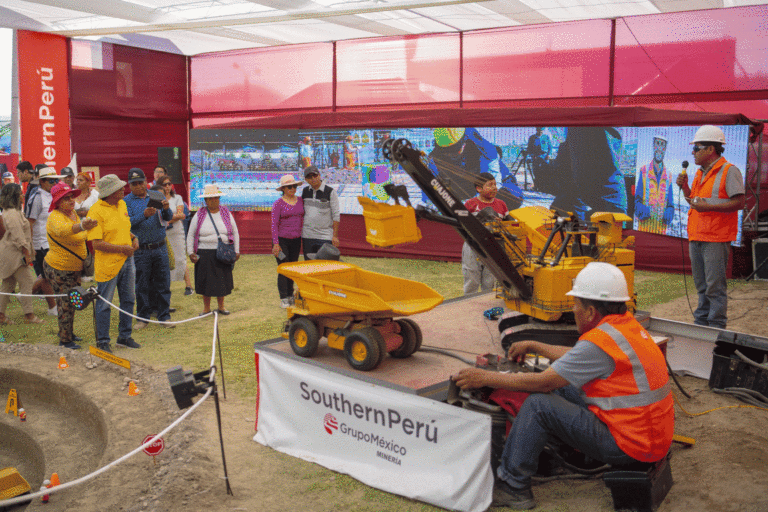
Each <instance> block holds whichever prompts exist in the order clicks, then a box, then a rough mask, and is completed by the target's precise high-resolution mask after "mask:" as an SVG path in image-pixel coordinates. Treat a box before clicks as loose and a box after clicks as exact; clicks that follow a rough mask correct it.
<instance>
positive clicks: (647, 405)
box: [453, 262, 675, 510]
mask: <svg viewBox="0 0 768 512" xmlns="http://www.w3.org/2000/svg"><path fill="white" fill-rule="evenodd" d="M567 295H570V296H572V297H573V298H574V305H573V314H574V317H575V320H576V327H577V329H578V331H579V335H580V337H579V340H578V341H577V343H576V344H575V346H574V347H572V348H571V347H566V346H556V345H547V344H545V343H541V342H536V341H520V342H517V343H513V344H512V345H511V346H510V347H509V351H508V358H509V359H510V360H512V361H521V360H523V359H524V358H525V356H526V354H529V353H537V354H540V355H542V356H544V357H546V358H549V359H550V361H553V362H552V365H551V366H550V367H549V368H547V369H546V370H545V371H544V372H541V373H522V372H520V373H497V372H492V371H487V370H482V369H479V368H465V369H463V370H461V371H460V372H459V373H458V375H456V376H454V377H453V379H454V380H455V381H456V384H457V385H458V386H459V387H460V388H462V389H474V388H480V387H486V386H487V387H492V388H501V389H508V390H512V391H523V392H528V393H531V394H530V395H529V396H528V397H527V398H526V400H525V402H524V403H523V405H522V407H521V408H520V411H519V412H518V414H517V416H516V418H515V420H514V423H513V425H512V429H511V430H510V432H509V436H508V437H507V440H506V445H505V447H504V452H503V454H502V458H501V464H500V466H499V469H498V471H497V475H496V476H497V478H496V483H495V485H494V490H493V502H492V504H491V506H492V507H510V508H512V509H515V510H527V509H531V508H533V507H535V506H536V502H535V501H534V498H533V493H532V492H531V477H532V476H533V474H534V473H535V472H536V469H537V464H538V460H539V454H540V453H541V452H542V450H543V449H544V446H545V444H546V443H547V439H548V437H550V436H554V437H556V438H558V439H559V440H561V441H562V442H564V443H565V444H568V445H570V446H572V447H573V448H576V449H578V450H580V451H581V452H582V453H584V454H585V455H587V456H589V457H592V458H593V459H597V460H600V461H602V462H604V463H606V464H612V465H624V464H631V463H633V462H637V461H640V462H656V461H659V460H661V459H662V458H664V457H665V456H666V455H667V453H668V451H669V447H670V445H671V444H672V435H673V433H674V426H675V413H674V409H673V401H672V391H671V389H670V384H669V377H668V374H667V366H666V362H665V359H664V355H663V354H662V352H661V350H660V349H659V347H658V346H657V345H656V343H655V342H654V341H653V339H652V338H651V336H650V334H648V332H647V331H646V330H645V329H644V328H643V327H642V326H641V325H640V324H639V323H638V322H637V320H635V318H634V316H633V315H632V314H631V313H630V312H628V311H627V307H626V301H628V300H629V295H628V292H627V282H626V279H625V277H624V274H623V273H622V272H621V270H619V269H618V268H617V267H615V266H614V265H611V264H609V263H598V262H592V263H589V264H588V265H587V266H586V267H584V269H582V270H581V272H579V274H578V275H577V276H576V279H575V280H574V282H573V289H572V290H571V291H570V292H568V293H567Z"/></svg>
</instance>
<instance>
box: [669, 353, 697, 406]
mask: <svg viewBox="0 0 768 512" xmlns="http://www.w3.org/2000/svg"><path fill="white" fill-rule="evenodd" d="M664 362H665V363H667V370H668V371H669V376H670V377H672V380H673V381H674V382H675V384H677V387H678V389H679V390H680V392H681V393H682V394H683V395H685V398H691V395H689V394H688V392H687V391H686V390H684V389H683V386H682V385H681V384H680V382H679V381H678V380H677V376H676V375H675V372H673V371H672V367H671V366H669V361H667V360H666V359H664Z"/></svg>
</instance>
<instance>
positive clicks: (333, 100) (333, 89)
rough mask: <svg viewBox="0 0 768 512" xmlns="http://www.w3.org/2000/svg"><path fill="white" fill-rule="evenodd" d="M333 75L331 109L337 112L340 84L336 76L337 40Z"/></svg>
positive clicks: (334, 43)
mask: <svg viewBox="0 0 768 512" xmlns="http://www.w3.org/2000/svg"><path fill="white" fill-rule="evenodd" d="M332 74H333V76H332V77H331V81H332V83H331V110H332V111H333V112H336V86H337V84H338V82H337V78H336V41H334V42H333V72H332Z"/></svg>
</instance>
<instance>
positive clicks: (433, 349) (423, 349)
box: [419, 345, 475, 366]
mask: <svg viewBox="0 0 768 512" xmlns="http://www.w3.org/2000/svg"><path fill="white" fill-rule="evenodd" d="M419 350H420V351H421V352H436V353H438V354H443V355H444V356H448V357H453V358H454V359H458V360H459V361H461V362H463V363H467V364H468V365H470V366H475V362H474V361H470V360H469V359H464V358H463V357H461V356H460V355H457V354H454V353H453V352H449V351H448V350H445V349H442V348H437V347H425V346H424V345H422V346H421V348H420V349H419Z"/></svg>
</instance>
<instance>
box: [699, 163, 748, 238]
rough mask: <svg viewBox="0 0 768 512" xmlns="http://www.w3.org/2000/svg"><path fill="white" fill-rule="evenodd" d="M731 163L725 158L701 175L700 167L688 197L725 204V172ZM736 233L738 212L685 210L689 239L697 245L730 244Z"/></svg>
mask: <svg viewBox="0 0 768 512" xmlns="http://www.w3.org/2000/svg"><path fill="white" fill-rule="evenodd" d="M731 167H733V164H731V163H728V161H727V160H726V159H725V158H724V157H720V159H719V160H718V161H717V162H715V164H714V165H713V166H712V169H710V170H709V172H708V173H707V174H706V175H704V173H703V172H702V170H701V168H699V170H698V171H696V177H695V178H694V179H693V186H691V197H701V198H704V199H706V200H707V202H708V203H711V204H720V203H724V202H725V201H728V200H729V199H730V197H728V193H727V192H726V190H725V184H726V182H727V179H726V178H727V177H728V171H729V170H730V168H731ZM738 230H739V212H738V210H737V211H734V212H697V211H696V210H694V209H693V208H691V209H690V210H688V240H693V241H697V242H732V241H734V240H736V237H737V235H738Z"/></svg>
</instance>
